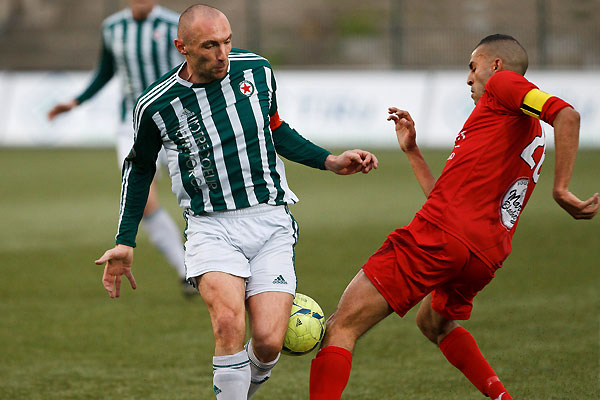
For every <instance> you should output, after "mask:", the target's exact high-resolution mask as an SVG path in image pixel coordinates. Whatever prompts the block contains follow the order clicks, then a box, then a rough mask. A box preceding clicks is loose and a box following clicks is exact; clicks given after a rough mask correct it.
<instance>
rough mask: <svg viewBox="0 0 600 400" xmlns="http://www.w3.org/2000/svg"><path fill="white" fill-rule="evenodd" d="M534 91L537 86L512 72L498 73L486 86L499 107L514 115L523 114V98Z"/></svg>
mask: <svg viewBox="0 0 600 400" xmlns="http://www.w3.org/2000/svg"><path fill="white" fill-rule="evenodd" d="M532 89H537V86H535V85H534V84H533V83H531V82H529V81H528V80H527V79H525V77H524V76H522V75H520V74H517V73H516V72H512V71H500V72H496V73H495V74H494V75H492V76H491V77H490V79H488V81H487V83H486V85H485V91H486V92H489V95H490V96H491V97H492V98H493V99H494V101H495V102H496V103H497V105H498V106H500V107H501V108H504V109H506V110H508V111H510V112H513V113H520V112H522V111H521V104H522V103H523V98H524V97H525V95H526V94H527V93H528V92H529V91H530V90H532Z"/></svg>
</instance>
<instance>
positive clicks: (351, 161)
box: [96, 5, 377, 400]
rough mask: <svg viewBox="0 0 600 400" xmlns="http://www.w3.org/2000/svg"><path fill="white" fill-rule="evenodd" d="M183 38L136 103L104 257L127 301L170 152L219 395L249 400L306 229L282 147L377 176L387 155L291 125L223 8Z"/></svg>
mask: <svg viewBox="0 0 600 400" xmlns="http://www.w3.org/2000/svg"><path fill="white" fill-rule="evenodd" d="M175 46H176V47H177V50H178V51H179V52H180V53H181V54H183V55H184V56H185V63H183V64H182V65H181V66H180V67H179V68H176V69H174V70H173V71H172V72H171V73H169V74H167V75H165V76H164V77H163V78H161V79H160V80H158V81H157V82H155V83H154V84H152V85H151V86H150V87H149V88H148V89H147V90H146V91H145V92H144V94H142V96H140V98H139V99H138V101H137V104H136V107H135V114H134V123H135V137H136V139H135V143H134V145H133V149H132V150H131V153H130V154H129V156H128V157H127V159H126V161H125V165H124V168H123V177H122V194H121V207H120V214H119V227H118V234H117V238H116V246H115V247H114V248H113V249H110V250H108V251H106V253H105V254H104V255H103V256H102V257H101V258H100V259H98V260H97V261H96V263H97V264H99V265H103V264H105V263H106V266H105V269H104V275H103V278H102V280H103V283H104V286H105V288H106V290H107V291H108V292H109V293H110V297H119V295H120V286H121V277H122V275H125V276H126V277H127V278H128V280H129V282H130V284H131V286H132V287H133V288H135V286H136V284H135V280H134V278H133V275H132V273H131V264H132V259H133V247H134V246H135V236H136V231H137V226H138V223H139V221H140V218H141V215H142V209H143V204H144V202H145V200H146V196H147V193H148V188H149V185H150V182H151V180H152V176H153V175H154V171H155V160H156V157H157V155H158V153H159V150H160V149H161V147H162V148H164V149H165V150H166V153H167V158H168V161H169V172H170V175H171V179H172V181H173V191H174V192H175V194H176V195H177V198H178V199H179V203H180V205H181V207H182V208H183V209H184V211H185V212H184V215H185V219H186V222H187V228H186V232H185V233H186V238H187V241H186V244H185V264H186V268H187V277H188V278H189V279H190V280H191V281H193V282H194V283H195V284H196V285H197V287H198V290H199V292H200V294H201V296H202V298H203V300H204V302H205V304H206V306H207V308H208V312H209V315H210V319H211V323H212V328H213V335H214V338H215V351H214V358H213V370H214V375H213V389H214V393H215V395H216V397H217V399H219V400H229V399H246V398H249V397H250V396H252V395H253V394H254V393H255V392H256V390H257V389H258V388H259V387H260V386H261V385H262V384H263V383H264V382H265V381H266V380H267V379H268V378H269V376H270V374H271V370H272V368H273V367H274V366H275V364H276V363H277V361H278V359H279V354H280V351H281V348H282V345H283V339H284V336H285V331H286V329H287V325H288V320H289V315H290V309H291V305H292V300H293V297H294V294H295V290H296V273H295V269H294V245H295V244H296V240H297V238H298V226H297V224H296V222H295V221H294V219H293V218H292V215H291V214H290V212H289V210H288V207H287V206H288V204H293V203H295V202H296V201H297V198H296V195H295V194H294V193H293V192H292V191H291V190H290V188H289V187H288V184H287V181H286V177H285V170H284V165H283V162H282V161H281V159H280V158H279V157H278V155H281V156H283V157H285V158H287V159H289V160H291V161H295V162H299V163H302V164H304V165H307V166H310V167H314V168H319V169H327V170H330V171H333V172H335V173H337V174H342V175H347V174H352V173H356V172H359V171H361V172H363V173H368V172H369V171H370V170H371V169H373V168H376V167H377V159H376V158H375V156H374V155H373V154H371V153H369V152H367V151H364V150H348V151H345V152H344V153H342V154H341V155H339V156H334V155H332V154H330V153H329V151H327V150H325V149H322V148H321V147H318V146H317V145H315V144H313V143H312V142H310V141H308V140H306V139H304V138H303V137H302V136H300V134H299V133H298V132H296V131H295V130H294V129H292V128H291V127H290V126H289V125H288V124H287V123H285V122H283V121H282V120H281V119H280V117H279V113H278V108H277V97H276V89H277V84H276V81H275V78H274V75H273V70H272V68H271V65H270V64H269V62H268V60H266V59H265V58H263V57H261V56H259V55H257V54H254V53H251V52H249V51H246V50H239V49H232V32H231V27H230V25H229V21H228V19H227V17H226V16H225V15H224V14H223V13H222V12H221V11H219V10H217V9H215V8H213V7H210V6H206V5H195V6H191V7H190V8H188V9H187V10H186V11H184V12H183V13H182V15H181V17H180V19H179V27H178V37H177V39H176V40H175ZM246 311H247V313H248V317H249V322H250V334H251V338H250V340H249V341H248V342H247V343H246V344H245V343H244V342H245V330H246V322H245V315H246Z"/></svg>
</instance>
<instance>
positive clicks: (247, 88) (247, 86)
mask: <svg viewBox="0 0 600 400" xmlns="http://www.w3.org/2000/svg"><path fill="white" fill-rule="evenodd" d="M239 89H240V93H241V94H243V95H244V96H246V97H250V96H252V94H253V93H254V85H253V84H252V82H250V81H249V80H247V79H245V80H243V81H241V82H240V85H239Z"/></svg>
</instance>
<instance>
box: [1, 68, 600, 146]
mask: <svg viewBox="0 0 600 400" xmlns="http://www.w3.org/2000/svg"><path fill="white" fill-rule="evenodd" d="M90 77H91V75H90V74H89V73H82V72H70V73H50V72H48V73H39V72H36V73H33V72H32V73H25V72H21V73H14V72H4V73H3V72H0V93H2V96H0V146H5V147H7V146H10V147H22V146H35V147H70V146H76V147H90V146H92V147H93V146H111V145H112V144H113V142H114V138H115V129H116V127H117V124H118V122H119V116H120V113H119V89H118V82H117V81H116V80H115V81H113V82H111V83H110V84H109V85H108V86H107V87H105V88H104V90H102V91H101V92H100V93H99V94H98V95H97V96H96V97H95V98H93V99H92V100H90V101H88V102H87V103H85V104H83V105H82V106H81V107H78V108H76V109H74V110H73V111H71V112H70V113H68V114H63V115H61V116H59V117H57V118H56V120H55V121H53V122H49V121H48V120H47V117H46V114H47V112H48V110H49V109H50V108H51V107H52V106H53V105H54V104H55V103H56V102H58V101H68V100H70V99H72V98H73V97H74V96H76V95H78V94H79V93H80V92H81V90H83V89H84V88H85V86H86V85H87V83H88V80H89V79H90ZM276 78H277V82H278V90H277V101H278V105H279V115H280V116H281V117H282V118H283V119H284V120H286V121H287V122H288V123H289V124H290V125H292V126H293V127H295V128H296V129H297V130H298V131H299V132H300V133H301V134H302V135H304V136H305V137H307V138H309V139H311V140H313V141H314V142H316V143H318V144H320V145H323V146H326V147H352V146H361V147H365V148H384V147H395V146H396V142H395V135H394V130H393V126H392V124H391V123H390V122H387V121H386V118H387V107H389V106H396V107H399V108H403V109H406V110H408V111H409V112H411V114H412V115H413V118H414V119H415V122H416V126H417V135H418V140H419V143H420V145H421V146H423V147H438V148H439V147H442V148H450V147H451V146H452V144H453V142H454V137H455V136H456V134H457V133H458V132H459V131H460V129H461V127H462V125H463V123H464V121H465V120H466V118H467V116H468V115H469V113H470V112H471V110H472V109H473V102H472V100H471V98H470V92H469V88H468V86H467V85H466V71H460V72H458V71H444V72H442V71H429V72H418V71H412V72H409V71H402V72H390V71H385V72H384V71H375V72H373V71H287V70H284V71H279V72H277V71H276ZM527 78H528V79H530V80H531V81H532V82H534V83H535V84H537V85H538V86H539V87H540V89H541V90H543V91H546V92H548V93H551V94H554V95H557V96H560V97H562V98H563V99H565V100H566V101H568V102H569V103H571V104H572V105H573V106H574V107H575V108H576V109H577V110H578V111H580V113H581V115H582V120H581V137H580V143H581V146H582V147H595V148H600V97H599V96H598V95H597V89H598V88H599V87H600V74H599V73H598V72H597V71H552V72H550V71H531V72H530V73H528V74H527ZM545 129H546V133H547V134H548V137H550V138H552V128H551V127H550V126H547V125H546V126H545ZM548 144H549V145H552V140H551V139H550V140H549V143H548Z"/></svg>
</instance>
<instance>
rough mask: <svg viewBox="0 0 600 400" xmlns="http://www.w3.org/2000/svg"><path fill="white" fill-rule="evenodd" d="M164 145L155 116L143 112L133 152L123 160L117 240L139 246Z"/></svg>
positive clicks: (120, 242)
mask: <svg viewBox="0 0 600 400" xmlns="http://www.w3.org/2000/svg"><path fill="white" fill-rule="evenodd" d="M161 145H162V142H161V139H160V130H159V129H158V127H157V126H156V124H155V123H154V121H153V120H152V118H151V117H145V116H142V119H141V122H140V124H139V127H137V128H136V139H135V142H134V144H133V147H132V149H131V152H130V153H129V155H128V156H127V157H126V158H125V161H124V162H123V171H122V176H121V206H120V209H119V225H118V229H117V235H116V238H115V239H116V243H117V244H124V245H127V246H131V247H135V237H136V236H137V231H138V227H139V224H140V221H141V219H142V216H143V214H144V208H145V207H146V201H147V199H148V192H149V190H150V184H151V183H152V179H153V178H154V173H155V172H156V159H157V158H158V152H159V151H160V148H161Z"/></svg>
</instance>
